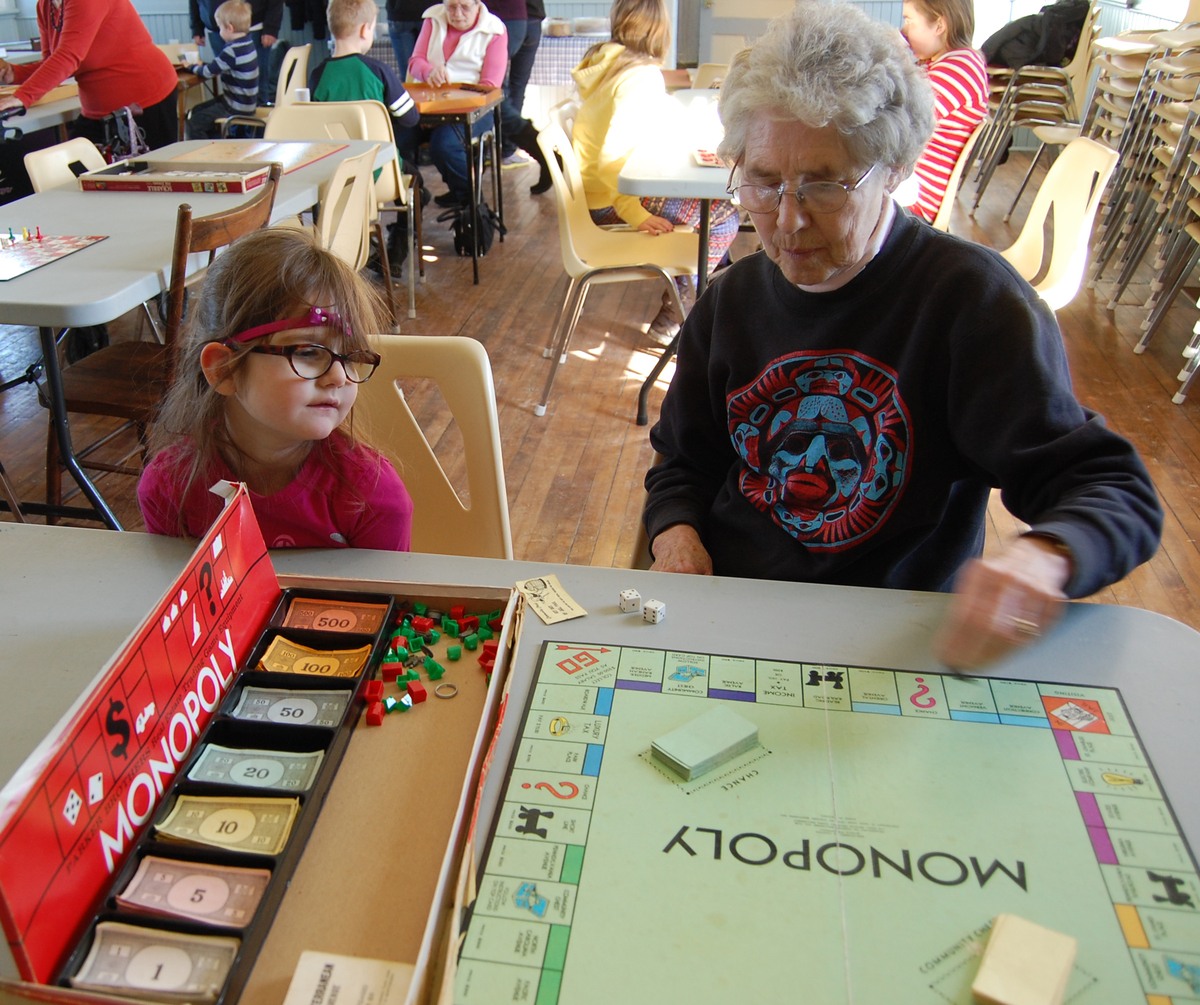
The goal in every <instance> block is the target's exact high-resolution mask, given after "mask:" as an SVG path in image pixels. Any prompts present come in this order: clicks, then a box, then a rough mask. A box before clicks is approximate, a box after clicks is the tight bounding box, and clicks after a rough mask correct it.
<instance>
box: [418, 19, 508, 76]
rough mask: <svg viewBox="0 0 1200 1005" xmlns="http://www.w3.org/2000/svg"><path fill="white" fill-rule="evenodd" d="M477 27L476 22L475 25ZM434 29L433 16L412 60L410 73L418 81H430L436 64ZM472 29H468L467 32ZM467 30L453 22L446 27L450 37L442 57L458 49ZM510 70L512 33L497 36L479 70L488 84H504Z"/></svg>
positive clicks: (419, 40)
mask: <svg viewBox="0 0 1200 1005" xmlns="http://www.w3.org/2000/svg"><path fill="white" fill-rule="evenodd" d="M472 27H474V25H472ZM432 30H433V28H432V26H431V24H430V22H429V19H428V18H426V19H425V22H424V23H423V24H422V25H421V34H420V35H418V36H417V44H416V47H415V48H414V49H413V54H412V59H410V60H409V61H408V72H409V73H411V74H412V75H413V76H414V77H415V78H416V79H417V80H428V79H429V71H430V70H432V69H433V64H432V63H431V62H429V34H430V32H431V31H432ZM470 30H471V29H470V28H468V29H467V31H470ZM465 34H466V32H464V31H459V30H458V29H457V28H454V27H452V26H450V25H447V26H446V40H445V41H444V42H443V43H442V56H443V57H444V58H445V59H449V58H450V57H451V56H453V55H454V50H455V49H456V48H458V40H459V39H460V38H462V37H463V35H465ZM507 69H508V35H507V34H504V35H493V36H492V40H491V41H490V42H489V43H488V47H487V51H486V52H485V53H484V54H483V68H482V69H481V70H480V71H479V83H481V84H483V85H484V86H485V87H500V86H501V85H502V84H503V83H504V72H505V71H506V70H507Z"/></svg>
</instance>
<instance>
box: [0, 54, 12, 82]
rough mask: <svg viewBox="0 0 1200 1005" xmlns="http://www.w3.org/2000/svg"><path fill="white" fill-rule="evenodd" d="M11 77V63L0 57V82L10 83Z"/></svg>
mask: <svg viewBox="0 0 1200 1005" xmlns="http://www.w3.org/2000/svg"><path fill="white" fill-rule="evenodd" d="M13 79H14V74H13V68H12V63H10V62H9V61H8V60H7V59H0V84H11V83H12V82H13Z"/></svg>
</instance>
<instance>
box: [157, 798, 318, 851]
mask: <svg viewBox="0 0 1200 1005" xmlns="http://www.w3.org/2000/svg"><path fill="white" fill-rule="evenodd" d="M299 811H300V801H299V800H298V799H265V798H264V799H249V798H247V799H241V798H235V797H229V796H189V795H182V796H180V797H179V798H178V799H176V800H175V805H174V806H172V807H171V812H170V813H169V814H168V815H167V818H166V819H165V820H164V821H163V822H162V823H161V824H158V825H157V826H156V827H155V828H154V830H155V833H156V834H157V835H158V837H159V839H160V840H164V841H186V842H188V843H189V844H202V845H209V846H210V847H213V848H228V849H230V850H231V851H248V852H255V853H257V854H259V855H278V854H279V853H280V852H281V851H283V849H284V847H285V846H286V845H287V842H288V836H289V835H290V834H291V831H292V823H293V822H294V821H295V819H296V814H297V813H298V812H299Z"/></svg>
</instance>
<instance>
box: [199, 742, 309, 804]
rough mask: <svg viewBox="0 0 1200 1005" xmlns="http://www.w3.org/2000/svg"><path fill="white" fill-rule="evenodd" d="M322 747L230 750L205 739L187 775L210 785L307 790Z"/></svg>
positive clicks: (291, 790)
mask: <svg viewBox="0 0 1200 1005" xmlns="http://www.w3.org/2000/svg"><path fill="white" fill-rule="evenodd" d="M324 757H325V751H323V750H314V751H312V752H311V753H306V754H297V753H293V752H292V751H289V750H232V749H230V748H229V747H219V746H217V744H215V743H206V744H205V745H204V747H203V748H202V749H201V751H200V756H199V757H198V758H196V761H195V763H194V764H193V765H192V767H191V770H190V771H188V775H187V776H188V779H189V780H190V781H193V782H211V783H212V784H214V785H244V786H249V787H251V788H256V789H278V790H280V791H281V792H307V791H308V790H309V789H310V788H311V787H312V783H313V782H314V781H316V778H317V772H318V771H320V770H321V761H322V760H323V759H324Z"/></svg>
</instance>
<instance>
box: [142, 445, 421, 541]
mask: <svg viewBox="0 0 1200 1005" xmlns="http://www.w3.org/2000/svg"><path fill="white" fill-rule="evenodd" d="M335 435H337V434H335ZM331 446H332V448H333V459H334V464H335V466H336V468H337V470H336V471H335V470H333V469H331V468H330V467H329V466H328V465H327V464H324V463H322V462H321V461H320V460H319V459H318V457H317V454H316V452H315V451H314V452H313V453H311V454H310V455H309V457H308V459H307V460H306V461H305V462H304V466H303V467H302V468H301V469H300V471H299V473H298V474H297V475H296V477H295V478H294V479H292V482H291V484H290V485H288V486H287V487H286V488H283V489H281V490H280V491H278V492H275V493H273V494H271V495H267V496H264V495H259V494H258V493H256V492H251V493H250V501H251V503H252V504H253V506H254V515H255V516H256V517H257V518H258V523H259V526H260V527H261V528H262V535H263V540H264V541H266V543H267V547H268V548H374V549H376V550H378V551H408V550H409V545H410V542H411V540H412V510H413V504H412V499H410V498H409V495H408V491H407V490H406V489H405V488H404V483H403V482H402V481H401V480H400V476H399V475H397V474H396V469H395V468H394V467H392V465H391V462H390V461H388V460H387V459H386V458H384V457H381V456H380V455H379V454H377V453H376V452H375V451H373V450H371V449H369V448H367V447H362V446H359V447H355V448H353V449H347V448H346V446H345V444H344V443H343V444H341V445H338V444H331ZM191 454H192V451H191V445H190V442H186V443H181V444H178V445H176V446H174V447H168V448H167V449H166V450H163V451H161V452H160V453H159V454H157V455H156V456H155V457H154V459H153V460H152V461H151V462H150V463H149V464H148V465H146V469H145V470H144V471H143V472H142V479H141V481H140V482H138V505H139V506H140V507H141V510H142V516H143V517H144V518H145V521H146V530H148V531H149V532H150V533H151V534H165V535H167V536H170V537H193V538H197V537H201V536H202V535H203V534H204V532H205V531H206V530H208V528H209V527H210V526H211V525H212V522H213V521H214V520H215V519H216V518H217V515H218V514H219V513H220V512H221V508H222V506H224V504H225V501H224V500H223V499H221V498H220V497H219V496H216V495H214V494H213V493H212V492H209V491H208V487H209V486H210V485H212V484H213V483H214V482H217V481H220V480H221V479H226V480H228V481H236V480H237V479H236V477H235V476H234V474H233V473H232V472H231V471H230V470H229V468H228V466H227V465H226V464H225V462H224V461H223V460H221V459H219V458H218V460H217V463H216V464H214V465H213V467H212V468H211V469H210V470H209V472H208V473H207V474H206V475H204V476H201V477H199V478H197V479H196V480H195V481H194V482H193V483H192V485H191V488H190V489H189V490H188V493H187V496H186V498H185V497H183V486H184V483H185V481H186V479H187V472H188V469H189V467H190V465H191V459H192V458H191ZM351 486H354V488H351ZM355 489H357V491H355ZM181 518H182V527H181V526H180V522H181Z"/></svg>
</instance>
